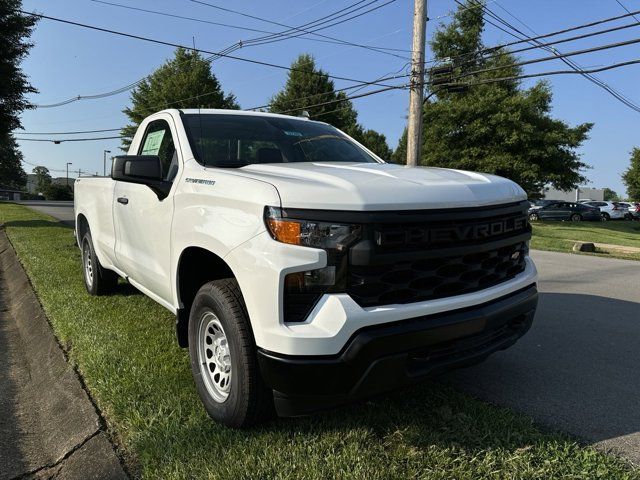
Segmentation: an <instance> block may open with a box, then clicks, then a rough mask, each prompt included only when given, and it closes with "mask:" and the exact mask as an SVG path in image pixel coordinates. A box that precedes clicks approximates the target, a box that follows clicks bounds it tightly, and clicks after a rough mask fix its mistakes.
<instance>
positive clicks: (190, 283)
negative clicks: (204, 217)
mask: <svg viewBox="0 0 640 480" xmlns="http://www.w3.org/2000/svg"><path fill="white" fill-rule="evenodd" d="M223 278H237V277H236V275H235V274H234V272H233V270H232V269H231V267H230V266H229V264H228V263H227V262H226V261H225V260H224V259H223V258H222V257H221V256H219V255H217V254H216V253H214V252H212V251H211V250H208V249H206V248H202V247H195V246H190V247H187V248H185V249H184V250H183V251H182V252H181V253H180V257H179V258H178V263H177V267H176V276H175V279H176V280H175V281H176V285H175V288H176V294H177V299H178V310H177V314H176V336H177V338H178V344H179V345H180V346H181V347H187V346H188V344H189V340H188V326H189V312H190V311H191V305H192V304H193V300H194V298H195V296H196V293H197V292H198V290H199V289H200V287H202V285H204V284H205V283H207V282H211V281H213V280H221V279H223Z"/></svg>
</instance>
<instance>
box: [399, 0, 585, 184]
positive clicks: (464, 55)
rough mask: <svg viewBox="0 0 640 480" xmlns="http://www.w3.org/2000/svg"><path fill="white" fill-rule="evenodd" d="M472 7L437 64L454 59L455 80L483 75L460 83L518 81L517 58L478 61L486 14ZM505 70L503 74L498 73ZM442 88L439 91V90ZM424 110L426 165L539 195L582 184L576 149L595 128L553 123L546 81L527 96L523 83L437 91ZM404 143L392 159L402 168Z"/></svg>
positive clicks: (440, 45) (450, 32) (451, 28)
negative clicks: (485, 176)
mask: <svg viewBox="0 0 640 480" xmlns="http://www.w3.org/2000/svg"><path fill="white" fill-rule="evenodd" d="M473 5H477V2H476V0H468V1H467V2H466V3H465V4H463V6H460V7H459V8H458V11H457V12H456V14H455V16H454V20H453V21H452V22H451V24H450V25H448V26H440V27H439V29H438V30H437V32H436V33H435V35H434V37H433V40H432V42H431V47H432V49H433V52H434V55H435V58H436V60H437V61H439V62H442V63H445V62H447V61H448V59H453V68H454V71H453V77H454V78H455V77H456V76H458V75H460V74H469V73H470V72H473V71H476V70H479V69H492V68H496V69H495V70H492V71H490V72H485V73H481V74H475V75H468V76H466V77H465V78H464V79H463V80H460V82H461V83H465V82H468V83H474V82H480V81H486V80H489V79H496V78H504V77H513V76H517V75H519V74H521V73H522V70H521V68H520V67H518V66H517V65H516V63H517V59H516V58H515V57H514V56H513V55H512V54H510V53H509V52H508V51H506V50H505V49H501V50H499V51H496V52H493V53H492V54H491V55H484V56H483V55H478V54H477V52H478V51H479V50H481V49H483V48H484V45H483V43H482V32H483V29H484V18H483V10H482V9H480V8H469V7H471V6H473ZM497 67H499V69H497ZM437 88H438V87H434V89H437ZM432 93H433V94H434V95H432V98H431V100H430V101H427V102H426V103H425V108H424V146H423V150H422V158H421V163H422V164H423V165H432V166H438V167H451V168H461V169H466V170H475V171H480V172H487V173H494V174H498V175H502V176H505V177H507V178H510V179H512V180H514V181H516V182H517V183H519V184H520V185H521V186H522V187H523V188H524V189H525V190H526V191H527V192H528V193H530V194H532V195H533V194H536V193H538V192H540V191H541V190H542V188H543V187H544V186H545V185H552V186H554V187H556V188H558V189H561V190H568V189H571V188H574V187H576V186H577V185H578V184H580V183H582V182H584V181H585V180H586V179H585V177H584V171H585V169H586V168H588V166H587V165H586V164H585V163H583V162H582V161H581V159H580V156H579V155H578V153H577V152H576V150H577V149H578V148H579V147H580V146H581V145H582V143H583V142H584V141H585V140H586V139H587V138H588V133H589V131H590V130H591V127H592V126H593V124H591V123H584V124H581V125H578V126H576V127H571V126H569V125H568V124H567V123H565V122H563V121H561V120H557V119H554V118H552V117H551V101H552V94H551V89H550V87H549V85H548V84H547V83H546V82H538V83H537V84H536V85H534V86H533V87H531V88H529V89H523V88H522V86H521V82H520V81H518V80H509V81H497V82H495V83H486V84H483V85H471V86H469V88H468V89H467V90H466V91H463V92H457V93H453V92H447V91H445V90H433V91H432ZM405 152H406V136H403V138H402V139H401V141H400V145H399V147H398V149H397V150H396V152H395V153H394V160H395V161H400V160H401V159H402V158H403V157H404V156H405Z"/></svg>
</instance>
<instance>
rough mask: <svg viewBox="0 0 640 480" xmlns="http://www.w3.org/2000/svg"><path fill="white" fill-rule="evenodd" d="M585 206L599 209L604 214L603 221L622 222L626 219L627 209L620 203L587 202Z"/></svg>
mask: <svg viewBox="0 0 640 480" xmlns="http://www.w3.org/2000/svg"><path fill="white" fill-rule="evenodd" d="M583 205H591V206H592V207H597V208H599V209H600V212H601V213H602V220H622V219H624V218H625V214H626V212H627V211H628V210H627V209H624V208H622V206H621V205H620V204H619V203H618V202H600V201H593V202H585V203H584V204H583Z"/></svg>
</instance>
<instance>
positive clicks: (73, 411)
mask: <svg viewBox="0 0 640 480" xmlns="http://www.w3.org/2000/svg"><path fill="white" fill-rule="evenodd" d="M0 267H1V268H0V303H1V304H2V307H3V308H2V316H1V317H0V334H1V339H0V340H2V342H3V345H2V347H3V349H4V351H0V359H2V361H3V362H4V361H6V362H7V363H8V365H6V366H5V367H8V368H5V371H4V372H2V373H0V379H1V381H2V382H3V385H4V384H5V383H6V384H7V385H8V388H5V390H6V397H5V399H4V402H3V403H2V405H3V408H4V409H6V410H8V411H0V437H5V440H0V447H5V445H4V442H6V443H7V446H8V448H7V449H5V448H2V450H4V452H3V455H0V479H17V478H20V479H22V478H37V479H40V478H53V477H55V478H64V479H76V478H77V479H89V478H101V479H124V478H127V475H126V474H125V471H124V470H123V467H122V465H121V464H120V461H119V459H118V456H117V455H116V452H115V450H114V448H113V445H112V444H111V443H110V442H109V439H108V436H107V434H106V432H105V429H104V421H103V420H102V418H101V417H100V415H99V412H98V411H97V409H96V407H95V406H94V404H93V403H92V401H91V398H90V396H89V395H88V393H87V392H86V391H85V390H84V388H83V383H82V381H81V379H80V378H79V375H78V374H77V372H76V371H75V370H74V368H73V367H72V366H71V365H70V364H69V363H68V362H67V359H66V356H65V353H64V351H63V349H62V348H61V346H60V344H59V343H58V341H57V339H56V337H55V335H54V333H53V331H52V329H51V326H50V324H49V321H48V319H47V317H46V315H45V313H44V311H43V309H42V306H41V305H40V302H39V300H38V298H37V297H36V295H35V293H34V291H33V288H32V286H31V284H30V282H29V279H28V277H27V275H26V273H25V271H24V269H23V268H22V265H21V264H20V262H19V260H18V257H17V255H16V253H15V251H14V249H13V246H12V245H11V243H10V241H9V239H8V238H7V235H6V232H5V231H4V229H1V230H0ZM5 344H6V345H5ZM5 357H6V358H5ZM2 377H4V378H2ZM3 395H5V394H3Z"/></svg>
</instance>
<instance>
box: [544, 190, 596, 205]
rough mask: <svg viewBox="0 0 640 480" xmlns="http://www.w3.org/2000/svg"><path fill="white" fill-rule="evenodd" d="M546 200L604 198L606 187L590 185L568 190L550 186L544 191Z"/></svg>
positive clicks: (573, 200) (568, 200)
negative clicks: (592, 186)
mask: <svg viewBox="0 0 640 480" xmlns="http://www.w3.org/2000/svg"><path fill="white" fill-rule="evenodd" d="M544 198H545V200H564V201H567V202H577V201H578V200H598V201H603V200H604V189H602V188H590V187H578V188H576V189H573V190H568V191H566V192H564V191H562V190H556V189H555V188H551V187H550V188H548V189H546V190H545V192H544Z"/></svg>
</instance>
